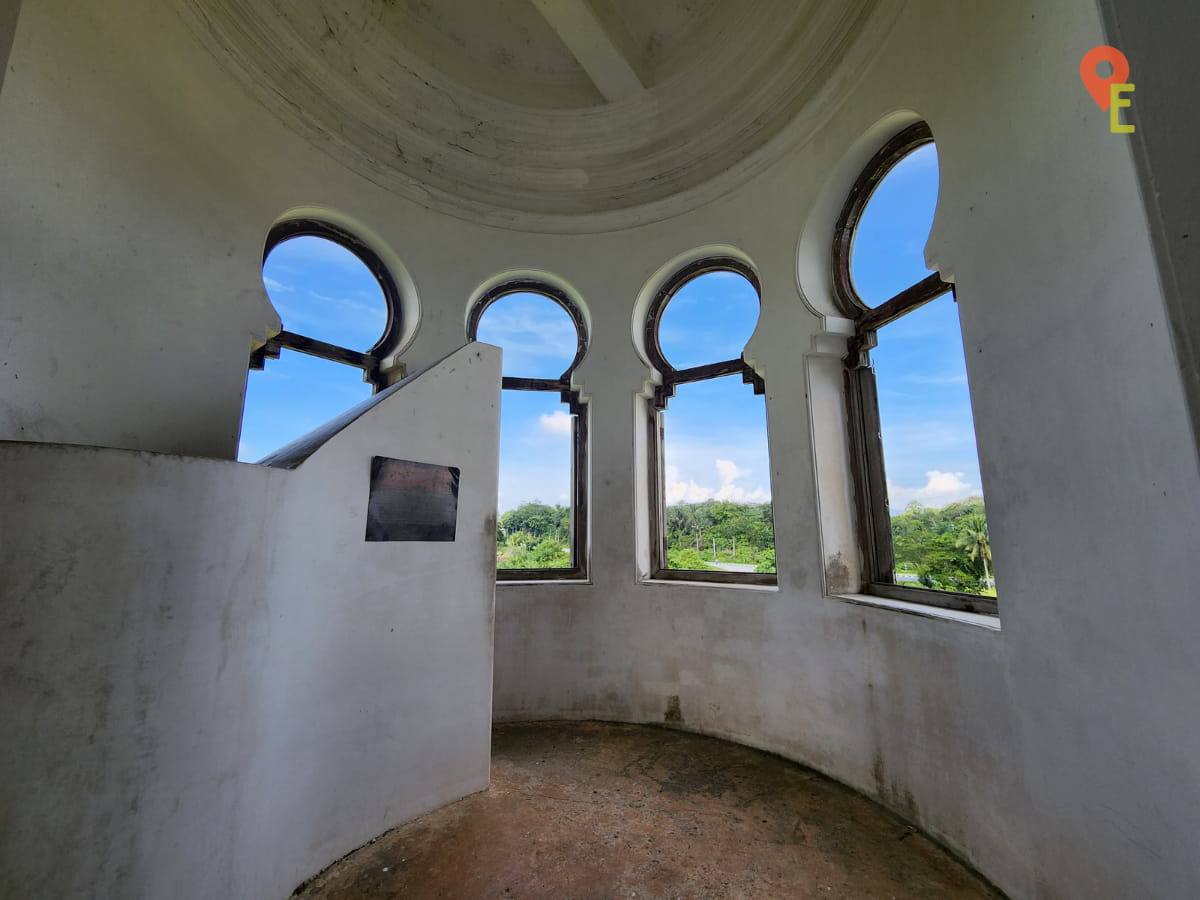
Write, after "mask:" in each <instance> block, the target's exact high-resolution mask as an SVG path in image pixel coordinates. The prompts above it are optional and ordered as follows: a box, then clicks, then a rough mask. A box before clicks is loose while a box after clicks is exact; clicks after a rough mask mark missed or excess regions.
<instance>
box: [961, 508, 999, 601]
mask: <svg viewBox="0 0 1200 900" xmlns="http://www.w3.org/2000/svg"><path fill="white" fill-rule="evenodd" d="M959 529H960V530H959V533H958V540H956V541H955V542H954V546H956V547H958V548H959V549H960V550H966V551H968V556H969V558H970V560H971V562H975V560H977V559H979V560H981V561H982V562H983V582H984V584H990V583H991V581H992V573H991V572H990V571H989V569H988V563H989V562H991V559H992V543H991V541H990V540H988V527H987V519H985V518H984V517H983V516H982V515H980V514H978V513H975V514H973V515H969V516H963V518H962V524H961V525H960V526H959Z"/></svg>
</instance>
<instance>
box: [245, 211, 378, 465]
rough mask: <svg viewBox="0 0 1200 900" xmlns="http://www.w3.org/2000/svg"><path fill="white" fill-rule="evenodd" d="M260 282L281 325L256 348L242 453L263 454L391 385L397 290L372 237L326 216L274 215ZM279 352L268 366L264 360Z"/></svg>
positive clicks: (251, 456) (248, 383)
mask: <svg viewBox="0 0 1200 900" xmlns="http://www.w3.org/2000/svg"><path fill="white" fill-rule="evenodd" d="M263 285H264V286H265V287H266V290H267V294H268V296H269V297H270V298H271V302H272V304H274V306H275V308H276V310H278V312H279V315H280V318H281V319H282V321H283V327H284V330H283V331H281V332H280V333H279V334H277V335H275V336H274V337H272V338H271V339H270V340H269V341H267V343H266V344H265V345H263V346H262V347H260V348H258V349H257V350H255V351H254V352H253V353H252V354H251V355H250V370H251V371H250V373H249V376H248V377H247V380H246V398H245V402H244V404H243V408H242V434H241V441H240V445H239V448H238V459H240V460H243V461H247V460H254V459H260V458H262V457H263V456H265V455H267V454H268V453H271V452H272V451H274V450H277V449H279V448H280V447H282V446H284V445H286V444H288V443H290V442H291V441H293V440H295V439H296V438H298V437H300V436H302V435H304V434H307V433H308V432H309V431H311V430H312V429H314V428H316V427H317V426H319V425H321V424H323V423H324V422H326V421H328V420H329V419H331V418H333V417H334V416H336V415H339V414H340V413H342V412H344V411H345V410H347V409H349V408H350V407H352V406H354V405H355V404H356V403H358V402H360V401H361V400H364V399H366V398H367V397H368V396H370V394H371V393H372V389H374V390H379V389H381V388H383V387H386V385H387V381H386V379H385V378H384V376H383V375H382V374H381V373H380V371H379V365H380V361H381V360H382V359H383V358H384V357H385V356H386V355H387V354H388V353H390V352H392V351H393V350H394V349H395V347H396V344H397V342H398V340H399V335H400V333H401V327H400V326H401V323H400V302H399V300H400V295H399V291H398V290H397V287H396V283H395V281H394V280H393V278H392V276H391V274H390V273H389V272H388V271H387V268H386V267H385V266H384V264H383V261H382V260H381V259H380V258H379V256H378V254H377V253H375V251H373V250H372V249H371V248H370V247H368V246H367V245H366V244H364V243H362V242H361V241H359V240H358V239H357V238H355V237H354V236H353V235H351V234H349V233H348V232H346V231H344V230H342V229H340V228H338V227H336V226H334V225H331V224H328V223H325V222H320V221H315V220H311V219H305V220H301V221H290V222H285V223H282V224H280V225H277V226H276V227H275V228H273V229H272V230H271V233H270V235H269V236H268V237H267V243H266V248H265V250H264V253H263ZM268 359H269V360H278V362H273V363H272V364H271V366H270V367H269V368H267V367H266V361H267V360H268Z"/></svg>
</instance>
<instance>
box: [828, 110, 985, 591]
mask: <svg viewBox="0 0 1200 900" xmlns="http://www.w3.org/2000/svg"><path fill="white" fill-rule="evenodd" d="M937 195H938V169H937V151H936V148H935V146H934V143H933V136H932V134H931V133H930V131H929V128H928V126H927V125H925V124H924V123H920V124H917V125H914V126H912V127H911V128H908V129H906V130H905V131H903V132H901V133H900V134H899V135H897V136H896V137H895V138H893V139H892V140H891V141H889V142H888V144H887V145H886V146H884V147H883V149H882V150H880V152H879V153H877V154H876V155H875V157H874V158H873V159H872V160H871V162H870V164H869V165H868V166H867V169H866V170H865V171H864V172H863V174H862V176H861V177H860V178H859V181H858V183H857V184H856V185H855V187H854V188H853V190H852V191H851V195H850V198H849V199H848V201H847V203H846V207H845V208H844V210H843V212H842V215H841V218H840V219H839V222H838V226H837V231H836V239H835V242H834V257H833V261H834V284H835V289H836V293H837V298H838V302H839V304H840V305H841V306H842V308H843V310H844V311H845V312H846V314H847V315H849V316H851V317H852V318H854V320H855V322H856V329H855V335H854V337H853V338H851V340H850V342H849V343H850V346H849V351H850V352H849V353H848V355H847V357H846V372H847V397H848V400H849V405H850V428H851V437H852V446H853V448H854V455H855V459H854V469H855V481H856V495H857V498H858V504H859V518H860V522H861V525H862V537H863V543H864V546H865V550H866V552H865V557H866V560H865V562H866V568H867V571H866V580H867V582H868V584H867V585H866V586H865V589H866V590H868V591H870V592H871V593H876V594H880V595H882V596H887V597H892V598H895V599H901V600H913V601H916V602H919V603H925V604H931V605H937V606H945V607H951V608H955V609H965V610H970V611H975V612H989V613H995V611H996V600H995V597H996V582H995V578H994V575H993V571H992V558H991V542H990V538H989V535H988V530H987V514H986V510H985V506H984V501H983V489H982V480H981V478H980V474H979V459H978V452H977V449H976V443H975V426H974V418H973V416H972V412H971V402H970V393H969V389H968V384H967V372H966V360H965V356H964V351H963V343H962V329H961V327H960V324H959V319H958V306H957V297H956V296H955V295H954V290H953V286H952V285H950V284H949V283H947V282H944V281H942V279H941V277H940V276H939V275H938V274H937V273H936V272H932V273H931V272H930V271H929V270H928V269H927V268H926V267H925V263H924V259H923V252H924V246H925V243H926V241H927V239H928V236H929V231H930V228H931V226H932V222H933V214H934V209H935V207H936V204H937Z"/></svg>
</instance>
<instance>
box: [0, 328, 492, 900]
mask: <svg viewBox="0 0 1200 900" xmlns="http://www.w3.org/2000/svg"><path fill="white" fill-rule="evenodd" d="M499 378H500V352H499V351H498V350H497V349H496V348H494V347H488V346H485V345H472V346H470V347H466V348H464V349H463V350H462V351H460V352H459V353H456V354H454V355H453V356H451V357H450V358H449V359H448V360H447V361H446V362H445V363H443V364H442V365H440V366H437V367H435V368H433V369H431V370H429V371H428V372H425V373H424V374H422V375H421V376H419V377H417V378H414V379H412V380H411V381H410V382H408V383H406V384H404V385H398V386H395V387H394V388H393V389H392V393H390V394H388V395H386V396H385V395H381V396H382V399H381V400H380V402H379V403H378V404H377V405H375V406H373V407H372V408H370V409H368V410H366V411H365V412H364V413H363V414H362V415H361V416H359V417H358V418H357V419H356V420H355V421H354V422H352V423H350V424H349V425H347V426H346V427H345V428H344V429H343V430H342V431H340V432H339V433H338V434H336V435H333V436H332V437H329V438H328V439H327V440H326V441H325V443H324V444H323V445H322V446H320V447H319V448H318V449H316V451H315V452H314V453H313V454H312V455H311V456H310V457H309V458H308V459H306V460H305V461H304V462H303V464H301V465H300V466H299V467H298V468H296V469H295V470H294V471H285V470H282V469H275V468H267V467H265V466H254V465H245V464H242V463H235V462H225V461H221V460H204V459H194V458H193V459H189V458H181V457H177V456H167V455H160V454H149V453H140V452H130V451H123V450H110V449H100V448H94V447H64V446H61V445H56V444H38V443H15V442H0V509H2V510H3V520H2V521H3V527H4V539H3V541H2V542H0V571H3V572H4V605H3V611H2V612H3V627H2V628H0V659H2V660H3V669H2V670H0V671H2V675H3V677H2V680H0V708H2V709H3V718H4V721H5V722H6V723H7V726H8V727H6V728H5V729H4V730H3V734H0V764H2V765H3V768H4V772H5V773H6V776H5V779H4V782H3V784H0V808H2V809H3V810H4V816H3V819H2V820H0V835H2V839H0V896H4V897H63V898H65V897H122V898H126V897H127V898H143V897H144V898H161V897H179V898H206V897H284V896H287V894H288V893H290V892H291V890H292V889H293V888H294V887H296V885H298V884H299V883H300V882H301V881H303V880H304V879H305V878H308V877H309V876H311V875H314V874H316V873H317V872H319V871H320V870H321V869H323V868H324V867H325V866H326V865H328V864H329V863H331V862H333V861H334V860H336V859H338V858H340V857H341V856H343V855H344V854H346V853H348V852H349V851H350V850H352V849H354V848H355V847H357V846H359V845H360V844H363V843H365V842H366V841H367V840H369V839H370V838H372V837H374V836H376V835H378V834H380V833H381V832H383V831H386V830H387V829H389V828H391V827H393V826H395V825H397V824H399V823H401V822H404V821H406V820H408V819H410V818H412V817H413V816H417V815H421V814H422V813H425V812H428V811H429V810H431V809H434V808H436V807H438V806H440V805H442V804H444V803H448V802H450V801H452V800H457V799H458V798H459V797H462V796H464V795H465V794H469V793H472V792H474V791H478V790H481V789H482V788H484V787H486V786H487V781H488V766H489V750H490V746H491V651H492V602H493V592H492V578H493V577H494V571H495V569H494V562H493V554H492V544H493V542H494V540H495V527H494V523H495V497H496V467H495V462H494V460H495V454H496V442H497V404H498V400H499V387H498V385H499ZM447 406H453V407H455V408H456V409H457V410H458V412H459V415H458V416H457V418H456V424H454V425H449V424H448V425H445V426H443V427H442V428H440V429H431V428H428V427H425V426H426V423H427V421H428V419H429V418H430V416H431V410H434V409H441V408H445V407H447ZM375 455H382V456H393V457H399V458H403V459H412V460H417V461H423V462H431V463H434V464H439V465H453V466H457V467H459V469H460V470H461V480H460V484H459V494H458V527H457V535H456V540H455V541H453V542H442V543H395V542H366V541H364V540H363V533H364V527H365V522H366V511H367V498H368V486H369V483H370V480H369V473H370V466H371V458H372V456H375Z"/></svg>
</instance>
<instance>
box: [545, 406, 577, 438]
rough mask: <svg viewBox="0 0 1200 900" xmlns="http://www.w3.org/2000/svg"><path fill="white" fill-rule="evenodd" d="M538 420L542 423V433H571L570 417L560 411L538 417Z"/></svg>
mask: <svg viewBox="0 0 1200 900" xmlns="http://www.w3.org/2000/svg"><path fill="white" fill-rule="evenodd" d="M538 420H539V421H540V422H541V423H542V430H543V431H548V432H550V433H551V434H570V433H571V417H570V416H569V415H568V414H567V413H565V412H563V411H562V410H561V409H556V410H555V411H554V412H552V413H550V414H549V415H546V414H543V415H540V416H538Z"/></svg>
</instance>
